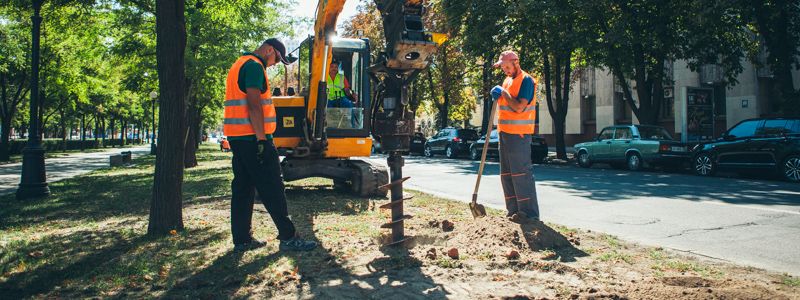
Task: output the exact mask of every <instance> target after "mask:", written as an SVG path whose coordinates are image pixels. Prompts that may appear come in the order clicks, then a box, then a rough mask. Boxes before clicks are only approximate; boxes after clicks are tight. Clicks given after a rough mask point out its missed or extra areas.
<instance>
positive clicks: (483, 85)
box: [481, 57, 494, 136]
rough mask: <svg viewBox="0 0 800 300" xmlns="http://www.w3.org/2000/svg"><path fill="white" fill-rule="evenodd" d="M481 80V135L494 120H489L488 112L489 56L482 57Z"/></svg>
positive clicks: (489, 112)
mask: <svg viewBox="0 0 800 300" xmlns="http://www.w3.org/2000/svg"><path fill="white" fill-rule="evenodd" d="M482 69H483V70H482V72H483V73H482V79H483V80H482V81H481V95H482V96H483V118H482V120H483V122H481V135H482V136H485V135H486V131H487V130H490V129H491V127H492V125H494V124H492V122H494V120H489V117H491V116H490V114H491V113H492V101H490V100H491V99H492V98H491V97H492V96H491V95H490V94H489V90H490V89H491V85H492V83H491V75H492V65H491V63H490V62H489V58H486V57H484V58H483V66H482Z"/></svg>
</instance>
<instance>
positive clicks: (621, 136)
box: [574, 125, 690, 171]
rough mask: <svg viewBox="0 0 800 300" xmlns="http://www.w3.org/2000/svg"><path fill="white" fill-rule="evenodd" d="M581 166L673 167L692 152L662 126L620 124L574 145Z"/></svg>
mask: <svg viewBox="0 0 800 300" xmlns="http://www.w3.org/2000/svg"><path fill="white" fill-rule="evenodd" d="M574 148H575V157H577V158H578V165H580V166H581V167H584V168H588V167H591V166H592V164H593V163H608V164H610V165H611V166H612V167H614V168H620V169H621V168H623V167H627V168H628V170H631V171H638V170H641V169H643V168H644V167H645V166H646V165H651V166H652V165H660V166H664V167H669V168H674V167H675V166H682V165H684V164H685V163H686V162H688V160H689V158H690V153H689V151H687V148H686V146H685V145H684V144H682V143H680V142H678V141H675V140H673V139H672V136H670V134H669V132H667V130H666V129H664V128H663V127H660V126H647V125H621V126H610V127H606V128H603V131H601V132H600V135H598V136H597V139H596V140H594V141H591V142H586V143H580V144H576V145H575V147H574Z"/></svg>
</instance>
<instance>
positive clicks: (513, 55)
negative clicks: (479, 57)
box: [492, 50, 519, 68]
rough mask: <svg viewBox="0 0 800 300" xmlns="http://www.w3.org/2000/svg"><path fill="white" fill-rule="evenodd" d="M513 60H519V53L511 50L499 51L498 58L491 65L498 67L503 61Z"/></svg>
mask: <svg viewBox="0 0 800 300" xmlns="http://www.w3.org/2000/svg"><path fill="white" fill-rule="evenodd" d="M515 60H519V55H517V52H514V51H511V50H508V51H503V53H500V58H499V59H498V60H497V62H496V63H494V65H492V66H493V67H495V68H498V67H500V64H501V63H503V62H504V61H515Z"/></svg>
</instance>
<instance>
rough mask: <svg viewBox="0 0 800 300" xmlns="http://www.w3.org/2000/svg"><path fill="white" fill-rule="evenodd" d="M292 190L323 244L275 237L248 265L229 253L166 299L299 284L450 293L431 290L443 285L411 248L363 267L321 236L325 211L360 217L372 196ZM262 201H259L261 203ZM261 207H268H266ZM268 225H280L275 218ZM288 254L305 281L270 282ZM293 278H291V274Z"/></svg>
mask: <svg viewBox="0 0 800 300" xmlns="http://www.w3.org/2000/svg"><path fill="white" fill-rule="evenodd" d="M286 194H287V200H288V204H289V210H290V214H291V215H292V219H293V221H294V222H295V227H296V228H297V230H298V233H299V234H300V235H302V236H303V237H304V238H306V239H310V240H314V241H317V242H319V243H320V247H319V248H318V249H316V250H314V251H311V252H281V251H278V250H277V249H276V248H277V247H276V245H274V243H275V241H273V242H272V243H273V244H272V245H268V249H269V250H268V251H271V252H270V253H269V254H267V255H264V256H261V257H255V258H254V259H253V260H252V261H250V262H248V263H245V264H243V265H241V264H240V262H241V254H234V253H227V254H225V255H223V256H221V257H218V258H217V259H216V260H215V261H214V262H213V263H211V265H210V266H208V267H206V268H205V269H203V270H202V271H200V272H199V273H196V274H195V275H193V276H191V277H189V278H186V279H184V280H182V281H181V282H180V283H178V284H176V285H175V286H174V287H173V288H172V289H170V290H169V291H167V292H166V293H165V294H164V295H163V298H165V299H169V298H187V297H188V298H215V297H235V295H236V293H237V291H239V290H240V289H249V290H250V291H248V292H247V293H246V294H253V293H255V294H257V295H258V296H262V297H275V296H286V295H285V294H279V293H280V292H281V291H283V292H286V289H289V290H292V289H294V290H295V291H294V292H295V293H296V296H297V298H304V297H315V298H321V299H335V298H348V299H352V298H367V297H378V298H382V297H380V296H378V295H384V296H385V297H390V298H391V297H394V298H397V297H398V295H401V294H402V298H406V299H408V298H418V299H443V298H445V296H444V289H443V288H442V287H439V288H438V292H431V293H426V291H427V290H430V289H437V286H438V285H437V284H436V283H434V282H433V280H432V279H431V278H430V277H428V276H427V275H425V274H423V273H422V270H421V269H420V266H421V265H422V263H421V262H420V261H419V260H417V259H415V258H413V257H412V256H410V255H409V254H408V252H407V250H405V249H402V248H401V249H392V248H388V250H385V251H384V252H383V253H384V254H385V255H386V256H385V257H379V258H376V259H374V260H371V261H369V262H368V263H366V266H359V265H353V263H349V264H348V262H347V261H346V260H345V258H344V257H343V256H342V255H341V253H338V251H337V250H339V249H335V248H334V247H335V246H336V245H335V244H334V243H333V242H332V240H331V242H330V243H328V244H326V242H325V241H326V240H330V237H324V236H318V235H317V234H318V232H321V231H324V230H321V229H320V228H318V227H319V225H318V224H315V223H314V220H315V219H317V218H318V217H319V216H322V215H331V214H333V215H341V216H350V217H354V218H359V217H360V216H361V215H362V214H364V213H368V212H369V210H370V209H371V207H372V205H371V204H370V201H371V200H370V199H365V198H356V197H353V196H351V195H348V194H343V193H339V192H337V191H334V190H333V189H332V188H331V187H330V186H323V185H313V186H289V187H287V190H286ZM260 205H261V204H258V203H257V204H256V207H258V206H260ZM257 210H258V211H262V209H261V208H258V209H257ZM259 215H260V214H256V215H255V216H254V217H255V218H257V217H259ZM254 224H255V223H254ZM266 224H267V225H266V226H274V225H273V224H272V222H271V221H267V222H266ZM326 238H327V239H326ZM364 247H365V248H363V249H362V250H363V251H374V250H376V249H377V248H378V247H379V245H370V244H369V243H365V245H364ZM368 247H375V248H376V249H372V248H368ZM256 251H259V250H256ZM260 254H264V253H259V252H256V254H255V255H260ZM245 255H251V254H245ZM283 258H286V259H290V260H291V261H294V263H295V266H296V268H297V269H296V272H297V274H299V275H300V276H299V280H297V281H292V280H291V279H288V280H287V281H281V282H277V283H275V282H268V283H264V281H270V280H271V279H274V278H266V277H265V276H270V274H266V275H265V274H263V271H264V270H265V269H267V268H270V267H271V266H273V264H275V263H276V262H278V261H279V260H281V259H283ZM357 258H358V257H354V259H357ZM359 267H366V269H367V270H368V271H367V272H363V271H362V272H356V271H354V268H359ZM220 277H222V279H220ZM287 277H288V278H291V275H287ZM391 282H395V284H401V283H403V284H404V283H406V282H407V283H408V284H406V285H403V288H400V289H398V288H394V287H389V283H391ZM398 282H399V283H398ZM263 285H267V287H263ZM401 290H402V291H401ZM398 293H400V294H398Z"/></svg>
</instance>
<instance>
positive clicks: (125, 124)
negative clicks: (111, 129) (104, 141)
mask: <svg viewBox="0 0 800 300" xmlns="http://www.w3.org/2000/svg"><path fill="white" fill-rule="evenodd" d="M119 139H120V144H122V146H125V145H127V144H128V121H122V132H121V133H120V136H119Z"/></svg>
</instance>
